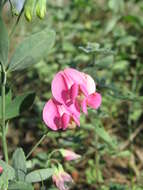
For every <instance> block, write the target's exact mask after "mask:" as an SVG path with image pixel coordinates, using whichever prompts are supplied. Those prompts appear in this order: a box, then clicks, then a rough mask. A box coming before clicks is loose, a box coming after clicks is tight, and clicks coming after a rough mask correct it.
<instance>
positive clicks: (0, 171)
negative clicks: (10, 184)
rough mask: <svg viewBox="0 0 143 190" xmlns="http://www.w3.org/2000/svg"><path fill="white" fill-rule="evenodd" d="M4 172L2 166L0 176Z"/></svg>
mask: <svg viewBox="0 0 143 190" xmlns="http://www.w3.org/2000/svg"><path fill="white" fill-rule="evenodd" d="M2 172H3V168H2V167H1V166H0V174H2Z"/></svg>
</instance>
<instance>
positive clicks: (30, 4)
mask: <svg viewBox="0 0 143 190" xmlns="http://www.w3.org/2000/svg"><path fill="white" fill-rule="evenodd" d="M35 2H36V0H27V1H26V4H25V7H24V12H25V18H26V19H27V20H28V21H29V22H30V21H31V20H32V17H33V13H34V8H35Z"/></svg>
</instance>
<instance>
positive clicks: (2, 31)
mask: <svg viewBox="0 0 143 190" xmlns="http://www.w3.org/2000/svg"><path fill="white" fill-rule="evenodd" d="M0 14H1V13H0ZM8 49H9V40H8V32H7V29H6V26H5V24H4V21H3V19H2V17H1V15H0V62H1V63H2V64H3V65H7V60H8Z"/></svg>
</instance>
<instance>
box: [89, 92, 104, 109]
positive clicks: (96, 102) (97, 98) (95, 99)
mask: <svg viewBox="0 0 143 190" xmlns="http://www.w3.org/2000/svg"><path fill="white" fill-rule="evenodd" d="M101 102H102V97H101V95H100V94H99V93H97V92H95V93H93V94H91V95H89V96H88V97H87V104H88V106H90V107H91V108H94V109H98V108H99V107H100V105H101Z"/></svg>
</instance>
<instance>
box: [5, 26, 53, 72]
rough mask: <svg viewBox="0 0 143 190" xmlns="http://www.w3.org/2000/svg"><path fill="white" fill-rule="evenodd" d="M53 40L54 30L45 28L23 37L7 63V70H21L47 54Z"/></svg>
mask: <svg viewBox="0 0 143 190" xmlns="http://www.w3.org/2000/svg"><path fill="white" fill-rule="evenodd" d="M54 42H55V32H54V31H53V30H49V29H47V28H46V29H45V30H43V31H42V32H38V33H36V34H33V35H31V36H29V37H28V38H27V39H25V40H24V41H23V42H22V43H21V44H20V45H19V46H18V47H17V49H16V50H15V53H14V55H13V56H12V58H11V60H10V63H9V68H8V69H9V70H10V71H14V70H22V69H25V68H27V67H29V66H31V65H33V64H35V63H37V62H38V61H40V59H41V58H42V57H43V56H44V55H45V54H47V53H48V52H49V51H50V50H51V48H52V46H53V45H54Z"/></svg>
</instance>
